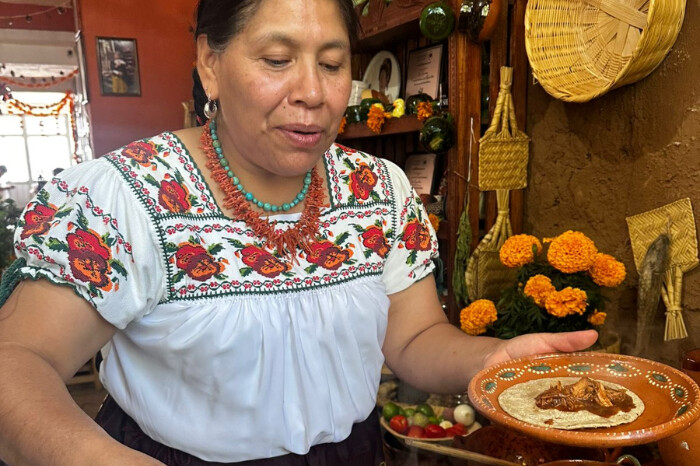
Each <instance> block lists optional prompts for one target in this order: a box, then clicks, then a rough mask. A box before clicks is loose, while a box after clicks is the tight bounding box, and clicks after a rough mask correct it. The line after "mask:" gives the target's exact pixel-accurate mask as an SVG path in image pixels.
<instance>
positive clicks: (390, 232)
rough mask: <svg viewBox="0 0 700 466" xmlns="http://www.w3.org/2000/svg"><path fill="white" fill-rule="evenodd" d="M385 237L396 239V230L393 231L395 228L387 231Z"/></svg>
mask: <svg viewBox="0 0 700 466" xmlns="http://www.w3.org/2000/svg"><path fill="white" fill-rule="evenodd" d="M384 235H385V236H386V237H387V238H388V239H391V238H393V237H394V229H393V228H389V229H388V230H387V231H386V233H384Z"/></svg>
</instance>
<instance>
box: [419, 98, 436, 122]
mask: <svg viewBox="0 0 700 466" xmlns="http://www.w3.org/2000/svg"><path fill="white" fill-rule="evenodd" d="M416 114H417V115H418V120H419V121H425V120H427V119H428V118H430V117H431V116H433V104H431V103H430V102H419V103H418V105H417V106H416Z"/></svg>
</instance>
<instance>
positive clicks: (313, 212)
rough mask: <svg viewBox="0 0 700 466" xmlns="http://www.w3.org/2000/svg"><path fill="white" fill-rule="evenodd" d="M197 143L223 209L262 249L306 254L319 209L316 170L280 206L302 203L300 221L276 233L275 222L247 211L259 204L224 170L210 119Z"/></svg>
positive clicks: (316, 228) (315, 230)
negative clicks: (262, 242)
mask: <svg viewBox="0 0 700 466" xmlns="http://www.w3.org/2000/svg"><path fill="white" fill-rule="evenodd" d="M215 141H216V142H215ZM201 143H202V150H203V151H204V154H205V155H206V157H207V167H208V168H209V170H211V175H212V178H213V179H214V180H215V181H216V182H217V184H218V185H219V187H220V188H221V190H222V191H223V192H224V207H225V208H227V209H231V210H232V211H233V218H234V219H236V220H243V221H244V222H245V224H246V225H247V226H248V228H250V229H251V230H253V234H254V235H255V236H256V237H258V238H261V239H264V240H265V246H267V247H269V246H271V247H273V248H275V249H277V253H278V254H280V255H286V256H289V257H294V255H295V251H296V250H297V249H302V250H304V251H305V252H307V253H309V252H310V250H311V249H310V247H311V244H313V243H314V242H315V238H316V235H317V234H318V231H319V224H320V222H319V218H320V217H321V207H322V206H323V183H322V181H321V177H320V176H319V175H318V170H316V167H314V168H313V169H311V172H310V181H308V180H309V177H308V174H307V179H306V180H305V183H304V188H303V189H302V191H301V192H300V193H299V194H298V195H297V196H296V197H295V199H294V200H292V202H290V203H289V204H283V205H284V206H288V205H290V204H291V206H290V207H293V206H294V205H296V204H297V203H298V202H300V201H302V200H303V201H304V211H303V212H302V214H301V219H299V221H298V222H297V224H296V225H294V227H292V228H288V229H286V230H278V229H276V228H275V227H276V225H277V222H276V221H273V222H271V221H269V220H268V219H267V218H262V217H261V216H260V213H258V212H256V211H255V210H253V209H252V208H251V205H252V203H251V201H252V200H255V201H256V202H255V205H258V204H260V203H259V202H257V199H255V198H254V196H252V195H251V194H250V193H248V192H246V191H245V190H244V189H242V187H241V185H240V182H239V181H238V179H237V178H236V177H235V176H234V174H233V172H232V171H231V169H230V168H229V167H228V162H227V161H226V158H225V157H224V156H223V151H222V150H221V145H220V143H219V141H218V136H217V134H216V123H214V121H213V120H211V121H209V122H208V123H207V124H206V126H205V128H204V131H202V136H201ZM234 179H235V180H234ZM246 195H247V197H246ZM261 207H262V206H261ZM268 207H270V206H269V205H266V206H265V207H264V210H272V209H270V208H268ZM273 207H275V206H273ZM281 210H283V211H286V210H289V209H281Z"/></svg>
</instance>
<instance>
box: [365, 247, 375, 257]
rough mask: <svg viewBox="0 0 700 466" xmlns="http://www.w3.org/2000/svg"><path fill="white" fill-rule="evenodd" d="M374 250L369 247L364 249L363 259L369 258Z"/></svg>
mask: <svg viewBox="0 0 700 466" xmlns="http://www.w3.org/2000/svg"><path fill="white" fill-rule="evenodd" d="M373 252H374V251H373V250H371V249H365V259H369V256H371V255H372V253H373Z"/></svg>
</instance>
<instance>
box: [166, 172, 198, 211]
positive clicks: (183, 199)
mask: <svg viewBox="0 0 700 466" xmlns="http://www.w3.org/2000/svg"><path fill="white" fill-rule="evenodd" d="M189 195H190V192H189V191H188V190H187V186H185V185H184V184H180V183H178V182H177V181H175V180H172V181H168V180H163V181H161V182H160V188H159V189H158V202H159V203H160V205H162V206H163V207H165V208H166V209H168V210H169V211H170V212H173V213H180V212H187V211H188V210H190V208H191V207H192V204H190V200H189Z"/></svg>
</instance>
